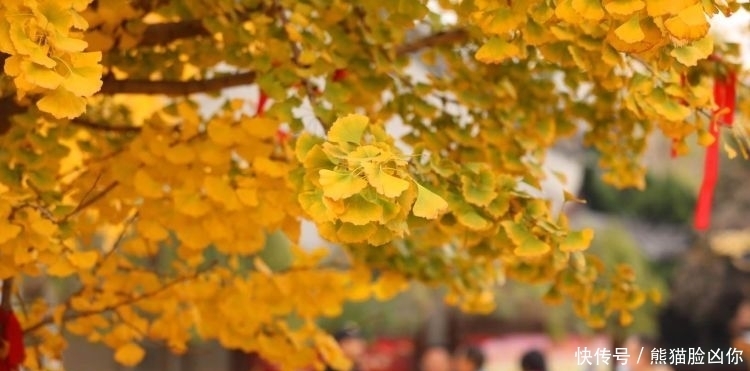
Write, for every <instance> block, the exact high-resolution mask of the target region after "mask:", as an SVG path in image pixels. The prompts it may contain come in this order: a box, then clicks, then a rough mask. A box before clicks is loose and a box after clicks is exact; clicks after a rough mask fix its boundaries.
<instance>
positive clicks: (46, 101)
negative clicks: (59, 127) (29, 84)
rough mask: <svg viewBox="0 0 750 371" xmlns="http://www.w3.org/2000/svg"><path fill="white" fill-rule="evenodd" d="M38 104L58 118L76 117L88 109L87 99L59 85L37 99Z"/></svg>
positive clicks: (44, 110) (41, 108)
mask: <svg viewBox="0 0 750 371" xmlns="http://www.w3.org/2000/svg"><path fill="white" fill-rule="evenodd" d="M36 106H37V107H39V109H40V110H41V111H43V112H47V113H49V114H52V116H55V118H57V119H62V118H68V119H74V118H76V117H78V116H80V115H82V114H83V113H84V112H85V111H86V100H85V99H83V98H81V97H79V96H77V95H75V94H73V93H71V92H70V91H68V90H67V89H65V88H63V87H58V88H57V89H55V90H53V91H51V92H49V93H47V94H46V95H44V97H43V98H42V99H40V100H39V101H37V102H36Z"/></svg>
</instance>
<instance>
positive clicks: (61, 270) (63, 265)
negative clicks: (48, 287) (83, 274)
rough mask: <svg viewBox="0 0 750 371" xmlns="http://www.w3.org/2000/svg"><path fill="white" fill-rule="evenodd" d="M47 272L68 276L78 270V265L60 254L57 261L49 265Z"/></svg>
mask: <svg viewBox="0 0 750 371" xmlns="http://www.w3.org/2000/svg"><path fill="white" fill-rule="evenodd" d="M46 272H47V274H49V275H51V276H54V277H67V276H70V275H72V274H73V273H75V272H76V267H75V266H73V264H71V263H70V261H68V259H67V258H66V257H64V256H58V258H57V259H55V262H54V263H52V264H50V265H49V266H47V269H46Z"/></svg>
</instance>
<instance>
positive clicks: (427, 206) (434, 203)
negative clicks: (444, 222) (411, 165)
mask: <svg viewBox="0 0 750 371" xmlns="http://www.w3.org/2000/svg"><path fill="white" fill-rule="evenodd" d="M414 184H416V185H417V200H416V201H414V206H413V207H412V209H411V210H412V213H413V214H414V215H415V216H418V217H420V218H425V219H435V218H437V217H438V216H440V214H442V213H444V212H445V211H446V210H448V203H447V202H446V201H445V200H444V199H443V198H442V197H440V196H439V195H437V194H436V193H434V192H432V191H430V190H429V189H427V188H426V187H424V186H422V185H421V184H419V183H417V182H414Z"/></svg>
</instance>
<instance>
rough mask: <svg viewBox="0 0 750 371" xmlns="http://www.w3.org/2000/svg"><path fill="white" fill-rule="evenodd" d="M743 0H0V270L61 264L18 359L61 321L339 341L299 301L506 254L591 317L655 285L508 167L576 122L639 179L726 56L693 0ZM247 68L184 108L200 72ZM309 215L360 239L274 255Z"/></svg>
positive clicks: (484, 277)
mask: <svg viewBox="0 0 750 371" xmlns="http://www.w3.org/2000/svg"><path fill="white" fill-rule="evenodd" d="M438 3H439V7H438V6H434V7H433V6H432V5H437V4H438ZM739 7H740V5H739V4H737V3H736V2H734V1H732V0H730V1H729V2H727V1H715V0H703V1H698V0H677V1H664V0H608V1H603V2H600V1H599V0H513V1H510V0H509V1H489V0H464V1H450V0H444V1H437V2H435V4H431V6H430V7H429V8H428V7H427V6H426V4H425V2H423V1H417V0H378V1H375V0H361V1H344V0H325V1H321V0H215V1H201V0H94V1H91V0H3V1H2V2H0V62H1V64H2V66H3V71H4V74H3V75H1V78H0V133H2V134H0V159H2V161H0V195H1V196H0V214H2V218H1V219H0V246H1V248H0V278H3V279H5V280H6V281H5V282H6V285H10V284H12V282H15V283H16V285H15V286H16V287H14V289H16V288H17V286H18V285H19V282H22V281H23V279H24V278H26V277H42V276H43V277H49V278H50V279H55V280H58V281H59V280H63V281H62V282H66V284H67V285H69V286H70V287H73V290H72V293H71V294H70V295H66V296H63V297H60V298H59V300H58V301H59V302H58V303H49V302H47V301H45V299H44V298H38V299H37V301H35V302H31V303H25V305H24V308H25V312H23V313H21V311H20V309H17V310H16V312H17V313H18V317H19V320H20V321H21V324H22V327H23V328H24V330H25V336H26V343H27V346H28V347H27V357H26V365H27V366H28V367H29V368H30V369H40V368H42V367H45V366H44V365H41V364H38V363H39V360H44V359H59V358H60V356H61V351H62V349H63V348H64V340H63V339H62V337H61V333H64V332H67V333H72V334H76V335H81V336H85V337H87V338H88V340H89V341H91V342H101V343H104V344H106V345H107V346H109V347H111V348H112V349H113V350H114V351H115V353H114V354H115V355H114V357H115V358H116V359H117V360H118V361H119V362H121V363H122V364H125V365H133V364H135V363H138V362H139V361H140V360H141V358H142V357H143V349H142V348H141V347H140V345H139V342H140V341H141V340H143V339H145V338H148V339H151V340H158V341H164V342H166V343H167V344H168V345H169V346H170V348H172V349H173V350H174V351H176V352H180V351H183V350H184V349H186V346H187V344H188V343H189V342H190V341H191V340H192V339H195V338H201V339H217V340H218V341H219V342H220V343H221V344H222V345H224V346H226V347H228V348H235V349H242V350H245V351H253V352H258V353H260V354H261V355H262V356H263V357H265V358H267V359H269V360H271V361H274V362H277V363H279V364H281V365H283V366H284V367H285V369H293V368H298V367H303V366H308V365H311V364H315V365H317V366H318V367H320V366H322V362H327V363H330V364H333V365H335V366H337V367H341V368H343V367H346V361H344V360H343V359H342V358H341V357H340V354H339V351H338V349H337V347H336V345H335V342H334V341H333V339H332V338H331V337H330V336H328V335H326V334H325V333H324V332H323V331H322V330H321V329H319V328H318V327H317V326H316V325H315V321H314V320H315V319H316V318H319V317H320V316H335V315H337V314H339V313H340V310H341V306H342V303H344V302H345V301H347V300H363V299H367V298H370V297H371V296H375V297H376V298H379V299H385V298H389V297H391V296H393V295H395V294H396V293H398V292H399V291H401V290H403V289H404V288H405V287H406V286H407V285H408V283H409V282H410V281H413V280H419V281H422V282H426V283H429V284H442V285H445V287H447V288H448V289H449V294H448V297H447V300H448V301H449V302H451V303H454V304H456V305H460V306H461V307H462V308H464V309H465V310H476V311H486V310H491V309H492V306H493V303H494V302H495V299H496V298H495V297H494V296H493V295H494V290H493V289H494V287H495V286H496V285H497V284H498V283H502V282H504V280H506V279H512V280H518V281H523V282H532V283H542V284H546V285H548V287H549V292H548V294H547V295H546V299H548V300H549V302H551V303H554V302H559V301H562V300H570V301H571V302H572V303H573V306H574V308H575V309H576V311H577V313H578V314H579V315H580V316H581V317H582V318H584V319H585V320H587V321H588V323H589V324H591V325H592V326H600V325H603V324H604V323H605V320H607V319H608V318H612V317H613V318H615V319H618V320H619V321H620V322H621V323H623V324H627V323H629V322H630V321H631V319H632V316H631V312H632V310H633V309H634V308H636V307H638V306H639V305H640V304H641V303H643V301H644V300H647V298H648V293H647V292H645V291H643V290H642V289H641V288H639V287H637V286H636V285H634V284H633V280H634V277H633V274H632V271H631V270H630V269H628V267H625V266H622V267H604V266H602V264H601V263H600V262H599V261H598V260H597V259H596V258H595V257H593V256H589V255H587V254H586V253H585V252H584V250H585V249H586V248H587V247H588V245H589V242H590V241H591V239H592V235H593V233H592V231H590V230H581V231H574V230H570V229H569V228H568V226H567V222H566V219H565V216H564V215H557V214H553V213H552V211H551V210H550V206H549V204H548V203H547V202H545V201H543V200H541V199H538V198H537V197H535V196H532V195H531V194H528V193H526V192H524V191H523V190H522V189H525V188H521V187H520V185H521V184H522V183H524V184H526V185H527V186H531V187H537V188H538V187H539V184H540V181H541V180H542V178H543V176H544V173H543V171H542V163H543V160H544V158H545V154H546V151H547V149H549V148H550V147H551V146H552V145H553V144H554V143H555V142H556V141H557V140H558V139H560V138H565V137H570V136H572V135H574V134H575V133H576V132H578V131H579V130H583V131H585V143H586V144H587V145H589V146H592V147H594V148H596V149H597V150H598V151H599V152H600V155H601V157H600V163H599V165H600V166H601V167H602V168H603V169H604V170H605V180H607V181H608V182H610V183H611V184H614V185H616V186H619V187H628V186H634V187H643V185H644V183H643V178H644V169H643V168H642V166H641V160H640V156H641V155H642V153H643V151H644V148H645V146H646V141H647V138H648V137H649V135H650V134H651V133H653V132H655V131H661V132H662V133H663V134H664V135H665V136H666V137H668V138H671V139H672V140H673V141H674V148H675V151H676V153H677V154H684V153H685V152H686V151H687V149H688V146H687V141H686V140H687V139H688V138H689V137H690V136H693V135H697V136H698V138H699V141H700V143H702V144H704V145H707V144H710V143H711V142H712V141H713V140H714V137H713V136H712V135H711V132H712V129H711V125H712V124H715V122H714V121H715V120H713V118H714V117H715V116H716V115H715V113H716V112H717V111H718V110H717V107H715V105H714V100H713V99H712V89H713V84H714V81H715V80H716V79H717V78H722V76H724V75H725V74H727V73H728V71H731V70H733V69H734V68H735V67H734V66H733V65H731V64H730V63H728V61H731V57H732V53H733V49H732V48H730V47H724V46H723V45H720V44H719V42H718V41H715V40H714V39H713V38H712V36H711V34H710V32H709V23H708V19H709V17H711V16H713V15H715V14H719V13H723V14H725V15H728V14H731V13H732V12H734V11H736V10H737V9H738V8H739ZM438 8H441V9H442V10H437V9H438ZM431 9H432V10H431ZM446 14H451V15H453V16H454V18H455V19H456V21H455V22H444V21H441V19H442V18H441V16H444V15H446ZM712 54H713V55H715V56H716V57H715V58H712V59H711V60H709V59H708V57H709V56H711V55H712ZM414 63H419V64H421V65H423V66H426V67H425V70H426V71H427V75H426V77H424V78H419V79H417V78H415V77H414V75H413V74H412V73H411V72H409V70H408V67H409V66H410V65H412V64H414ZM242 86H244V87H247V91H249V92H250V93H249V94H247V95H243V96H242V97H241V98H232V99H226V100H225V102H224V104H223V105H221V106H220V107H219V109H217V110H214V111H212V112H209V113H208V114H206V113H205V112H204V111H203V110H201V109H199V108H200V107H199V101H201V100H200V99H204V100H205V99H207V98H206V97H207V96H206V95H205V94H204V95H202V97H203V98H200V99H199V98H198V96H196V94H200V93H206V94H209V95H211V96H213V97H214V98H215V97H219V98H218V99H222V98H221V95H219V93H220V92H221V91H222V90H223V89H226V88H231V87H242ZM300 112H302V113H300ZM303 117H304V118H303ZM392 120H398V121H400V122H402V123H403V125H404V126H405V127H407V128H408V129H409V132H408V134H406V135H405V136H404V137H403V138H401V139H400V140H401V141H402V142H403V144H406V146H403V145H397V144H398V143H397V142H396V140H395V139H394V138H393V137H392V136H391V135H389V134H388V133H387V132H386V130H385V123H387V122H389V121H392ZM311 128H320V130H313V129H311ZM567 199H568V200H570V201H573V202H574V201H577V200H576V199H575V197H573V196H572V195H567ZM302 219H306V220H309V221H312V222H314V223H315V225H316V226H317V229H318V232H319V233H320V235H321V236H322V237H323V238H325V239H327V240H329V241H331V242H333V243H337V244H340V245H342V246H345V247H346V250H347V252H348V254H349V262H348V263H347V264H345V265H344V266H341V265H338V266H331V265H329V264H327V263H326V260H325V256H326V250H315V251H307V250H304V249H301V248H297V247H293V249H292V252H293V259H292V260H291V262H289V263H287V264H281V265H279V264H270V263H269V262H268V261H267V259H265V258H264V256H266V255H267V254H268V250H269V249H273V248H274V246H275V245H274V244H272V243H266V242H267V237H268V236H271V235H274V236H278V235H279V234H283V236H285V237H286V238H288V239H289V240H290V241H292V242H295V243H296V242H297V241H298V240H299V235H300V220H302ZM101 236H109V238H104V239H103V238H102V237H101ZM264 254H266V255H264ZM10 278H13V279H14V280H10ZM4 299H5V298H4ZM13 304H14V307H15V308H20V303H17V302H16V300H15V297H14V302H13ZM292 318H293V319H295V320H293V321H292V320H290V319H292ZM289 354H294V355H295V356H294V357H289V356H288V355H289ZM40 355H43V356H44V357H40Z"/></svg>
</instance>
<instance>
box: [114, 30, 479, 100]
mask: <svg viewBox="0 0 750 371" xmlns="http://www.w3.org/2000/svg"><path fill="white" fill-rule="evenodd" d="M467 37H468V34H467V33H466V31H464V30H462V29H457V30H453V31H445V32H440V33H436V34H434V35H430V36H426V37H423V38H421V39H417V40H415V41H413V42H410V43H407V44H404V45H402V46H400V47H399V48H398V49H397V54H398V55H399V56H402V55H406V54H409V53H413V52H416V51H419V50H421V49H424V48H430V47H435V46H438V45H449V44H455V43H458V42H461V41H464V40H466V39H467ZM256 76H257V74H256V73H255V72H245V73H240V74H236V75H230V76H222V77H218V78H214V79H208V80H196V81H152V80H114V79H109V80H105V81H104V84H103V85H102V89H101V91H100V93H101V94H164V95H171V96H178V95H189V94H194V93H208V92H214V91H217V90H221V89H225V88H229V87H233V86H241V85H249V84H252V83H254V82H255V78H256Z"/></svg>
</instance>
